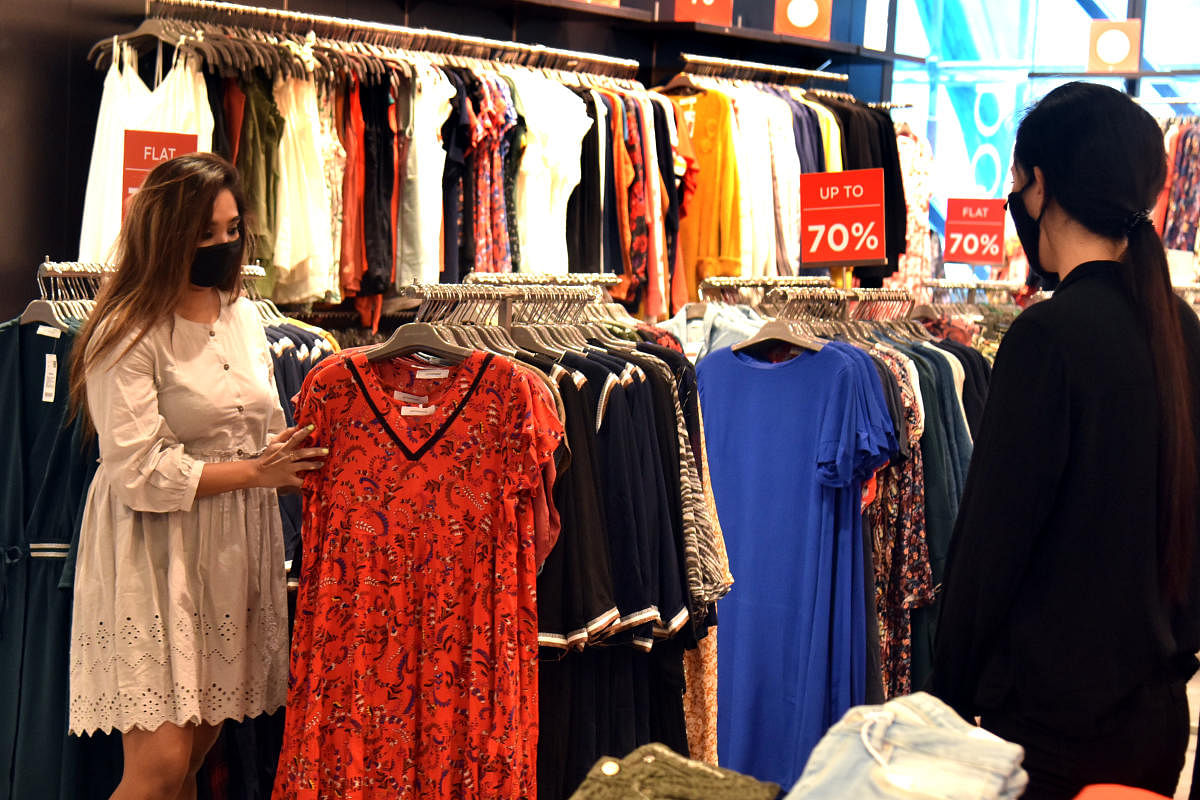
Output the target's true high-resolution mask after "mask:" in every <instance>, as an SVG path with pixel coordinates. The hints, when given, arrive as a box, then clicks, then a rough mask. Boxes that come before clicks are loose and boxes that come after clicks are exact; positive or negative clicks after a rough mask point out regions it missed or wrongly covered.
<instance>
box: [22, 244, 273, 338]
mask: <svg viewBox="0 0 1200 800" xmlns="http://www.w3.org/2000/svg"><path fill="white" fill-rule="evenodd" d="M115 269H116V268H115V267H113V266H112V265H111V264H95V263H85V262H79V261H51V260H50V257H49V256H46V259H45V260H44V261H43V262H42V263H41V264H39V265H38V269H37V286H38V295H39V296H38V297H37V298H36V299H34V300H32V301H30V303H29V305H27V306H26V307H25V310H24V311H23V312H21V316H20V317H19V320H20V324H21V325H27V324H31V323H37V324H41V325H50V326H52V327H54V328H58V329H59V330H64V331H65V330H72V329H74V328H76V327H78V326H79V325H81V324H82V323H83V322H85V321H86V320H87V318H88V317H89V316H90V315H91V313H92V311H93V310H94V309H95V307H96V295H97V294H98V293H99V291H100V286H101V284H102V283H103V281H104V279H105V278H106V277H108V276H109V275H112V274H113V272H114V271H115ZM265 276H266V271H265V270H264V269H263V268H262V267H261V266H258V265H257V264H247V265H245V266H243V267H242V287H243V290H244V292H245V295H246V297H248V298H249V299H250V300H251V301H252V302H253V303H254V305H255V308H256V309H257V310H258V314H259V317H260V318H261V319H262V322H263V324H264V325H272V324H278V323H282V322H287V321H289V319H288V317H286V316H285V315H284V314H283V312H281V311H280V310H279V308H278V307H277V306H276V305H275V303H273V302H272V301H271V300H270V299H269V298H265V297H263V296H262V294H261V293H260V292H259V291H258V285H257V281H258V279H260V278H263V277H265Z"/></svg>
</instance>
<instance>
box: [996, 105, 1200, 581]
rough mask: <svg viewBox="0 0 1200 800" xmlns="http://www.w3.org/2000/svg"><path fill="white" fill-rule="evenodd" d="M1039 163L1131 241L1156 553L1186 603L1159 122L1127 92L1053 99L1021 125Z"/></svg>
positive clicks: (1178, 381) (1070, 202)
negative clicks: (1149, 410)
mask: <svg viewBox="0 0 1200 800" xmlns="http://www.w3.org/2000/svg"><path fill="white" fill-rule="evenodd" d="M1015 157H1016V160H1017V162H1018V163H1019V164H1020V165H1021V167H1022V168H1023V169H1025V171H1026V172H1027V173H1029V174H1032V170H1033V168H1034V167H1041V169H1042V173H1043V174H1044V175H1045V176H1046V192H1047V197H1048V198H1050V199H1052V200H1053V201H1054V202H1055V203H1057V204H1058V205H1059V206H1060V207H1061V208H1062V209H1063V210H1064V211H1066V212H1067V213H1068V214H1070V215H1071V217H1073V218H1074V219H1075V220H1077V221H1078V222H1080V223H1081V224H1083V226H1084V227H1086V228H1087V229H1088V230H1090V231H1092V232H1093V233H1097V234H1099V235H1101V236H1106V237H1108V238H1111V239H1121V238H1125V239H1126V240H1127V245H1126V248H1125V254H1124V256H1123V257H1122V259H1121V270H1120V272H1121V279H1122V283H1123V284H1124V286H1125V290H1126V292H1127V293H1128V294H1129V296H1130V298H1131V299H1132V301H1133V305H1134V307H1135V308H1136V309H1137V313H1138V316H1139V317H1140V319H1141V323H1142V326H1143V328H1144V330H1145V331H1146V336H1147V338H1148V340H1149V344H1150V353H1151V357H1152V358H1153V361H1154V372H1155V377H1156V380H1157V383H1158V408H1159V437H1158V543H1157V544H1158V554H1159V565H1160V570H1161V577H1162V581H1163V589H1164V595H1165V596H1166V597H1168V598H1169V599H1171V600H1174V601H1182V600H1183V599H1184V598H1186V597H1188V595H1189V594H1190V592H1191V591H1195V590H1194V589H1193V588H1192V587H1189V586H1188V585H1187V583H1188V577H1189V575H1190V574H1191V563H1192V558H1193V555H1194V554H1193V551H1194V549H1195V543H1194V540H1195V538H1196V502H1197V500H1196V487H1197V483H1198V478H1197V464H1196V439H1195V436H1194V428H1195V425H1194V422H1193V415H1194V414H1195V407H1194V405H1193V400H1194V398H1193V397H1192V389H1191V376H1190V367H1189V362H1188V351H1187V348H1186V345H1185V343H1184V340H1183V329H1182V327H1181V324H1180V318H1179V314H1180V303H1179V301H1178V300H1177V299H1176V297H1175V293H1174V290H1173V289H1172V288H1171V274H1170V270H1169V269H1168V266H1167V256H1166V251H1165V250H1164V249H1163V243H1162V240H1161V239H1160V238H1159V236H1158V233H1157V231H1156V230H1155V229H1154V226H1153V225H1151V224H1150V223H1149V221H1148V220H1147V219H1146V210H1147V209H1150V208H1153V207H1154V205H1155V202H1156V199H1157V197H1158V194H1159V192H1160V191H1161V189H1162V187H1163V182H1164V181H1165V179H1166V172H1167V159H1166V152H1165V151H1164V148H1163V137H1162V131H1161V130H1160V129H1159V127H1158V123H1156V122H1155V121H1154V118H1153V117H1152V116H1150V114H1149V113H1147V112H1146V111H1145V110H1144V109H1142V108H1140V107H1139V106H1138V105H1137V104H1136V103H1134V102H1133V101H1132V100H1130V99H1129V97H1128V96H1126V95H1125V94H1122V93H1121V92H1118V91H1117V90H1115V89H1110V88H1108V87H1106V86H1100V85H1098V84H1092V83H1078V82H1076V83H1068V84H1066V85H1064V86H1060V87H1058V88H1057V89H1055V90H1054V91H1052V92H1051V93H1050V94H1048V95H1046V97H1045V98H1043V99H1042V101H1041V102H1039V103H1038V104H1037V105H1036V106H1035V107H1034V108H1033V109H1031V110H1030V112H1029V114H1028V115H1026V117H1025V119H1024V120H1023V121H1022V122H1021V126H1020V128H1019V129H1018V130H1017V142H1016V149H1015Z"/></svg>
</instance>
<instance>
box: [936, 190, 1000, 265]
mask: <svg viewBox="0 0 1200 800" xmlns="http://www.w3.org/2000/svg"><path fill="white" fill-rule="evenodd" d="M1004 216H1005V214H1004V201H1003V200H968V199H965V198H961V197H952V198H950V199H949V200H948V201H946V261H953V262H955V263H958V264H1003V263H1004Z"/></svg>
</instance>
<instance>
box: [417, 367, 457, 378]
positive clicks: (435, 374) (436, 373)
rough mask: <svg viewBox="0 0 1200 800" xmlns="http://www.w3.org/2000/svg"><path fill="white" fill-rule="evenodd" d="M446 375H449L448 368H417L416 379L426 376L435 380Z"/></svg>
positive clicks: (446, 376)
mask: <svg viewBox="0 0 1200 800" xmlns="http://www.w3.org/2000/svg"><path fill="white" fill-rule="evenodd" d="M448 377H450V370H448V369H419V370H417V379H418V380H424V379H427V378H431V379H434V380H437V379H439V378H448Z"/></svg>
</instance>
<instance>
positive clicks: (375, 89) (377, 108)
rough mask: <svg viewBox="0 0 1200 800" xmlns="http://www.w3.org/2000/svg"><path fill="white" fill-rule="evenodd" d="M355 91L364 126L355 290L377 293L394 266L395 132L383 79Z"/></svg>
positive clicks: (388, 97) (384, 287)
mask: <svg viewBox="0 0 1200 800" xmlns="http://www.w3.org/2000/svg"><path fill="white" fill-rule="evenodd" d="M359 95H360V100H361V102H362V115H363V124H364V126H365V127H364V130H363V148H364V160H363V163H364V173H363V175H364V179H363V194H362V197H363V236H364V240H365V244H366V258H367V262H366V271H365V272H364V273H363V275H362V278H361V284H360V285H359V289H358V294H359V295H378V294H383V292H384V290H386V288H387V287H388V285H389V284H390V283H391V282H392V270H393V269H394V268H395V258H394V250H393V248H392V243H393V242H392V215H391V207H392V184H393V182H394V174H393V173H394V169H395V164H394V158H395V150H394V140H395V133H394V132H393V131H392V127H391V122H390V121H389V119H388V109H389V107H390V106H391V88H390V86H389V85H388V84H387V83H380V84H374V85H368V86H361V87H360V88H359Z"/></svg>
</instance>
